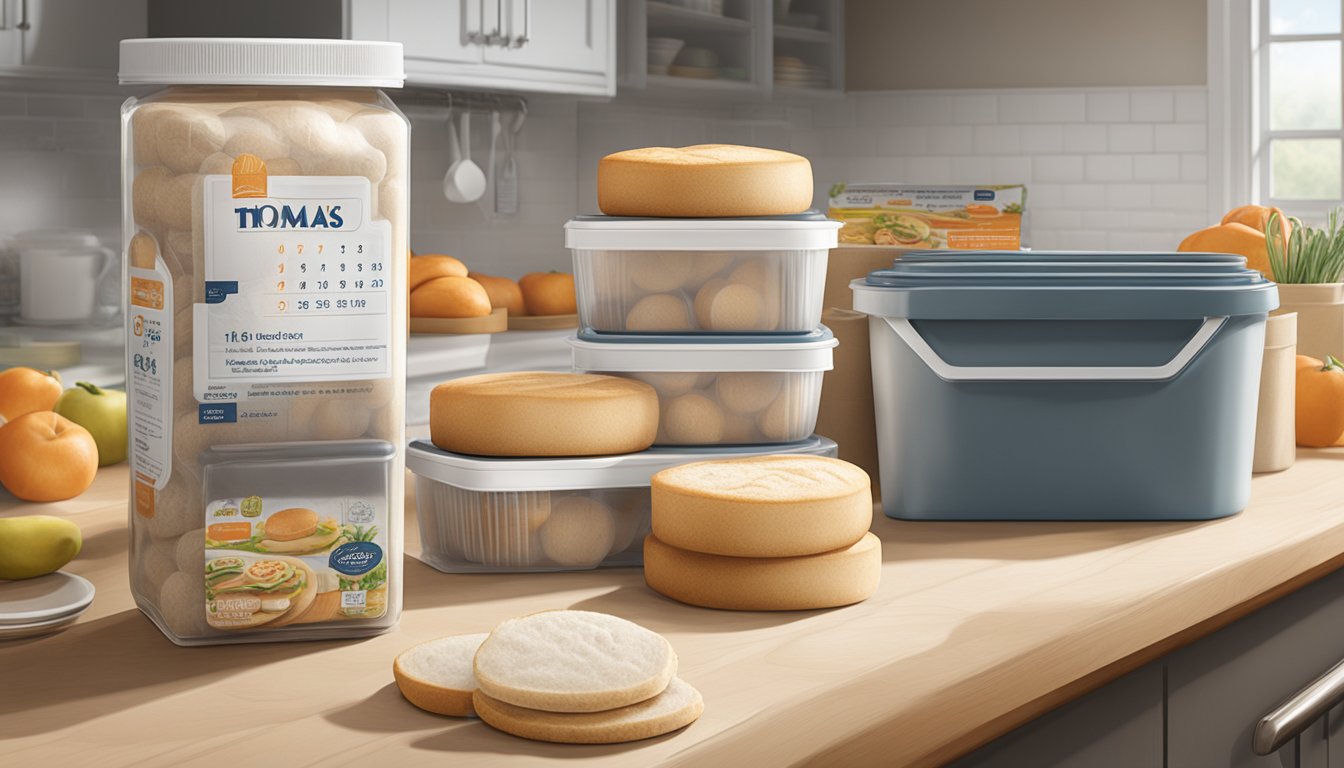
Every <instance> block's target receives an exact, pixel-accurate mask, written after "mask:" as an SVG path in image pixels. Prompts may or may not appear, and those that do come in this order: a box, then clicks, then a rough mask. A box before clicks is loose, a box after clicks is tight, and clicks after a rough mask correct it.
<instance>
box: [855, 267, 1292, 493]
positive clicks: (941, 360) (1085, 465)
mask: <svg viewBox="0 0 1344 768" xmlns="http://www.w3.org/2000/svg"><path fill="white" fill-rule="evenodd" d="M850 287H851V288H852V289H853V291H854V308H855V309H856V310H859V311H861V312H864V313H866V314H868V315H869V330H870V339H871V346H872V369H873V395H874V401H875V402H874V404H875V412H876V419H877V442H878V464H879V468H880V472H881V477H882V506H883V511H884V512H886V514H887V515H888V516H889V517H895V518H903V519H915V520H1204V519H1211V518H1216V517H1223V516H1226V515H1231V514H1235V513H1236V512H1238V511H1240V510H1241V509H1243V508H1244V507H1245V506H1246V502H1247V499H1248V496H1249V494H1250V479H1251V458H1252V454H1253V450H1254V437H1255V434H1254V433H1255V414H1256V402H1257V398H1258V391H1259V378H1260V360H1261V354H1262V349H1263V345H1264V332H1265V318H1266V316H1267V314H1268V312H1269V311H1270V310H1272V309H1274V308H1275V307H1277V306H1278V290H1277V288H1276V286H1275V285H1274V284H1273V283H1271V282H1269V281H1268V280H1266V279H1265V278H1264V277H1263V276H1261V275H1260V273H1258V272H1255V271H1253V270H1249V269H1246V267H1245V260H1244V259H1242V258H1241V257H1239V256H1229V255H1222V254H1191V253H1180V254H1127V253H1039V252H1035V253H1029V252H1016V251H1014V252H965V251H961V252H953V253H949V252H929V253H913V254H908V255H906V256H905V257H904V258H902V259H900V260H898V261H897V262H896V263H895V265H894V266H893V267H892V268H890V269H885V270H879V271H877V272H873V273H872V274H871V275H869V276H868V277H867V278H866V279H859V280H855V281H853V282H852V283H851V284H850Z"/></svg>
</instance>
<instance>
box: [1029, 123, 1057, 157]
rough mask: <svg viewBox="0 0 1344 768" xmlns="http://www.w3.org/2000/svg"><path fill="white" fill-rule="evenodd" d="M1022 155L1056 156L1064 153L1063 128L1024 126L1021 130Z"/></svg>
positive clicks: (1054, 126)
mask: <svg viewBox="0 0 1344 768" xmlns="http://www.w3.org/2000/svg"><path fill="white" fill-rule="evenodd" d="M1021 144H1022V153H1023V154H1027V155H1057V154H1060V153H1062V152H1064V126H1062V125H1024V126H1022V130H1021Z"/></svg>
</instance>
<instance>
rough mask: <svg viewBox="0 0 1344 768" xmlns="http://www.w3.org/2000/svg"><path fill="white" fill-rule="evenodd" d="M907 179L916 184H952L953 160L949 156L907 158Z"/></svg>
mask: <svg viewBox="0 0 1344 768" xmlns="http://www.w3.org/2000/svg"><path fill="white" fill-rule="evenodd" d="M905 181H907V182H910V183H914V184H951V183H952V160H951V158H947V157H911V158H907V159H906V161H905Z"/></svg>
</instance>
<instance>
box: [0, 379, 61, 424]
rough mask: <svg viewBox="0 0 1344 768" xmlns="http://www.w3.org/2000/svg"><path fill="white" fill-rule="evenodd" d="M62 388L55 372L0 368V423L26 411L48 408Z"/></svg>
mask: <svg viewBox="0 0 1344 768" xmlns="http://www.w3.org/2000/svg"><path fill="white" fill-rule="evenodd" d="M64 391H65V387H63V386H61V377H60V375H59V374H57V373H56V372H55V371H39V370H36V369H33V368H10V369H7V370H4V371H0V424H3V423H4V422H6V421H13V420H14V419H17V418H18V417H20V416H22V415H23V414H25V413H32V412H33V411H50V410H51V409H52V408H55V407H56V401H57V400H58V399H60V397H61V393H62V392H64Z"/></svg>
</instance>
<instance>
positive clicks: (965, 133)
mask: <svg viewBox="0 0 1344 768" xmlns="http://www.w3.org/2000/svg"><path fill="white" fill-rule="evenodd" d="M926 130H927V131H928V132H929V145H928V146H929V149H928V151H929V154H931V155H958V154H970V153H971V146H972V144H973V143H974V142H975V129H974V128H971V127H970V126H967V125H949V126H940V127H936V128H927V129H926Z"/></svg>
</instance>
